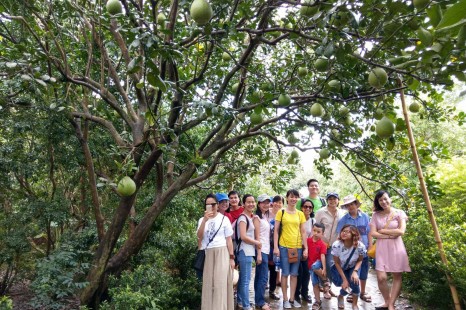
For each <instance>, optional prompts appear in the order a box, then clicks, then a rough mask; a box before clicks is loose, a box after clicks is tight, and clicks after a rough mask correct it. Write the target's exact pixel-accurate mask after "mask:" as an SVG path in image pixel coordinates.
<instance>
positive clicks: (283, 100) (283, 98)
mask: <svg viewBox="0 0 466 310" xmlns="http://www.w3.org/2000/svg"><path fill="white" fill-rule="evenodd" d="M290 104H291V97H290V96H288V95H287V94H280V96H278V105H279V106H281V107H287V106H289V105H290Z"/></svg>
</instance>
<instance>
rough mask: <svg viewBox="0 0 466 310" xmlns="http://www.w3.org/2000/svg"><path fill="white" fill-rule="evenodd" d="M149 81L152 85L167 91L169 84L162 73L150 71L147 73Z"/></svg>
mask: <svg viewBox="0 0 466 310" xmlns="http://www.w3.org/2000/svg"><path fill="white" fill-rule="evenodd" d="M147 81H148V82H149V84H150V85H152V86H154V87H158V88H159V89H160V90H161V91H162V92H165V91H167V85H166V84H165V82H164V81H163V80H162V78H161V77H160V75H158V74H154V73H149V74H148V75H147Z"/></svg>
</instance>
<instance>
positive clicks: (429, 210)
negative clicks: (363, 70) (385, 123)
mask: <svg viewBox="0 0 466 310" xmlns="http://www.w3.org/2000/svg"><path fill="white" fill-rule="evenodd" d="M397 81H398V84H399V86H400V88H401V90H400V96H401V106H402V109H403V116H404V119H405V123H406V128H407V129H408V138H409V144H410V147H411V151H412V153H413V160H414V164H415V165H416V171H417V176H418V178H419V184H420V186H421V191H422V196H423V197H424V202H425V203H426V206H427V213H428V215H429V219H430V223H431V225H432V229H433V230H434V238H435V242H436V243H437V247H438V250H439V253H440V258H441V259H442V262H443V264H444V265H445V267H448V260H447V257H446V255H445V250H444V248H443V243H442V239H441V238H440V233H439V230H438V226H437V222H436V221H435V216H434V212H433V210H432V205H431V203H430V198H429V192H428V191H427V187H426V183H425V181H424V174H423V172H422V168H421V164H420V162H419V156H418V154H417V149H416V143H415V142H414V136H413V131H412V130H411V125H410V123H409V115H408V110H407V109H406V102H405V95H404V92H403V88H402V87H403V82H402V81H401V78H400V77H399V76H398V77H397ZM447 270H448V268H447ZM445 275H446V276H447V281H448V285H449V286H450V290H451V295H452V297H453V303H454V304H455V309H456V310H461V304H460V300H459V297H458V292H457V290H456V286H455V284H454V283H453V278H452V277H451V276H450V275H449V274H448V271H447V272H445Z"/></svg>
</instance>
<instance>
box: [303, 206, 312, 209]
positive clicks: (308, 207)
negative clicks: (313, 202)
mask: <svg viewBox="0 0 466 310" xmlns="http://www.w3.org/2000/svg"><path fill="white" fill-rule="evenodd" d="M303 209H313V208H312V206H303Z"/></svg>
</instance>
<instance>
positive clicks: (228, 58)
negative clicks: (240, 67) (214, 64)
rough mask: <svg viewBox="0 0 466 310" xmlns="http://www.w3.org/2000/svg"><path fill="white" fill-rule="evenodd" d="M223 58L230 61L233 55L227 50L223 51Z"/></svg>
mask: <svg viewBox="0 0 466 310" xmlns="http://www.w3.org/2000/svg"><path fill="white" fill-rule="evenodd" d="M222 59H223V61H230V60H231V56H230V54H228V53H227V52H223V54H222Z"/></svg>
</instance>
